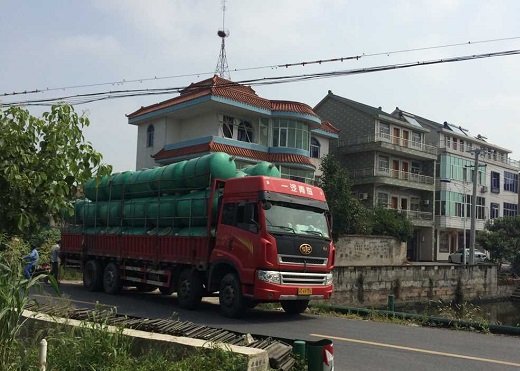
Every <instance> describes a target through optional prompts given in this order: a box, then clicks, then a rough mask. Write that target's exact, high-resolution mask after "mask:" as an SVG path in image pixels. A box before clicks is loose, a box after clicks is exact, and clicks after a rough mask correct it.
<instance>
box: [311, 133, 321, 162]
mask: <svg viewBox="0 0 520 371" xmlns="http://www.w3.org/2000/svg"><path fill="white" fill-rule="evenodd" d="M311 157H312V158H320V142H318V140H317V139H316V138H311Z"/></svg>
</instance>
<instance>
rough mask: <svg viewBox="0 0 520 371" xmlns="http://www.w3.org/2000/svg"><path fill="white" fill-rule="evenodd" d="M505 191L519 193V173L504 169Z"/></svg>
mask: <svg viewBox="0 0 520 371" xmlns="http://www.w3.org/2000/svg"><path fill="white" fill-rule="evenodd" d="M504 191H510V192H514V193H518V174H515V173H510V172H509V171H504Z"/></svg>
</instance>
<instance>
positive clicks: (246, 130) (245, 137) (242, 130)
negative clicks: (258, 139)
mask: <svg viewBox="0 0 520 371" xmlns="http://www.w3.org/2000/svg"><path fill="white" fill-rule="evenodd" d="M237 139H238V140H240V141H241V142H248V143H253V125H251V123H250V122H249V121H240V124H239V125H238V133H237Z"/></svg>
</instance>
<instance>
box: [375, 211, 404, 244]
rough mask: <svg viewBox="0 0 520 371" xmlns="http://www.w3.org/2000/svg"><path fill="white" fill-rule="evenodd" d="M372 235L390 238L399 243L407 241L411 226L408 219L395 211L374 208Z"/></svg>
mask: <svg viewBox="0 0 520 371" xmlns="http://www.w3.org/2000/svg"><path fill="white" fill-rule="evenodd" d="M373 218H374V219H373V223H374V224H373V229H372V234H375V235H381V236H392V237H395V238H397V239H399V241H403V242H406V241H408V240H409V239H410V238H411V237H412V234H413V225H412V222H411V221H410V219H408V217H407V216H406V215H405V214H403V213H399V212H397V210H393V209H386V208H383V207H376V208H374V209H373Z"/></svg>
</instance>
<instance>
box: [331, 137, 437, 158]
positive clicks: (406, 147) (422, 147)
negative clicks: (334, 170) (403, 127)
mask: <svg viewBox="0 0 520 371" xmlns="http://www.w3.org/2000/svg"><path fill="white" fill-rule="evenodd" d="M338 150H339V151H340V152H344V153H355V152H362V151H376V150H377V151H381V152H386V153H390V154H395V155H399V156H407V157H411V158H415V159H419V160H436V159H437V147H436V146H430V145H427V144H424V143H422V142H416V141H412V140H410V139H405V138H402V137H394V136H391V135H389V134H382V133H376V134H369V135H365V136H361V137H357V138H350V139H341V140H339V141H338Z"/></svg>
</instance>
